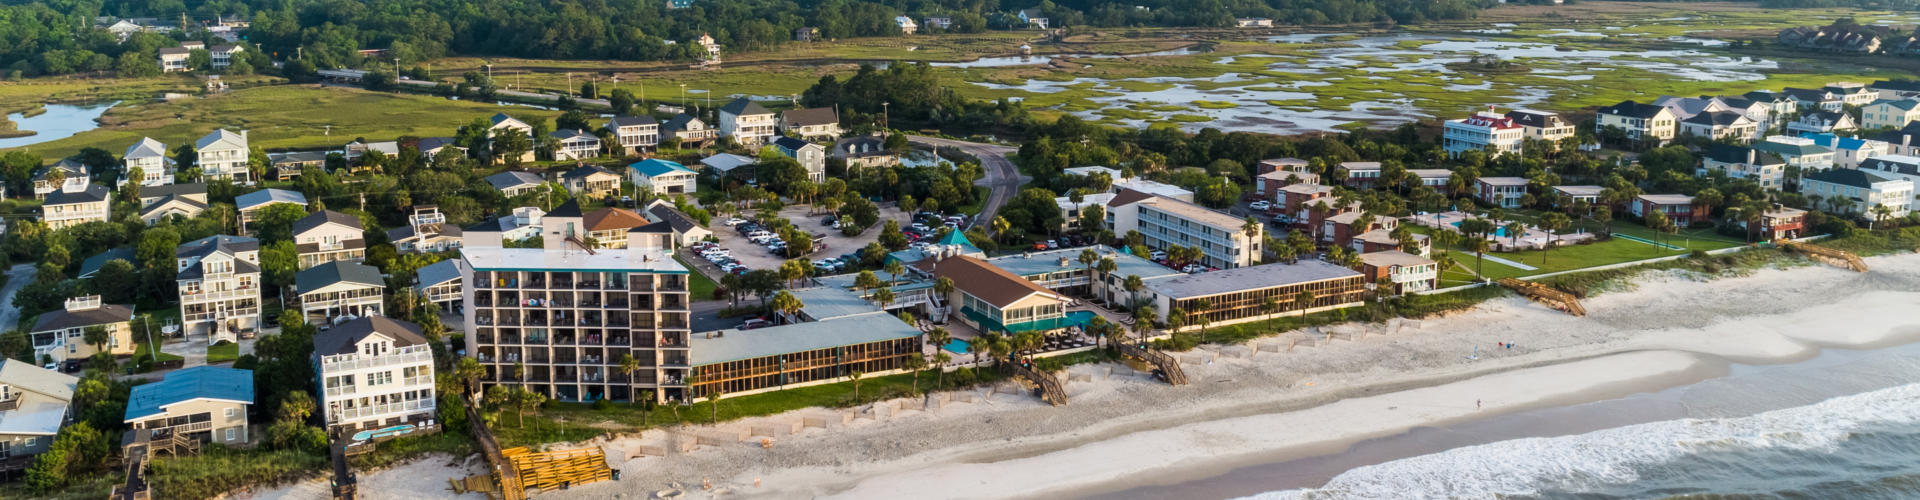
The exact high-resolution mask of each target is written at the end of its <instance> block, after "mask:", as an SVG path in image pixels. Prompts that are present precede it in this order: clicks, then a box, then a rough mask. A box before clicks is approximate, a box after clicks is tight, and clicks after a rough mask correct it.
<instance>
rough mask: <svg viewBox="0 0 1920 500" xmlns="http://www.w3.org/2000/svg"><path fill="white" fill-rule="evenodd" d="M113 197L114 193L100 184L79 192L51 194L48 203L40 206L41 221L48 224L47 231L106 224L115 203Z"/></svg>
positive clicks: (88, 186) (89, 185)
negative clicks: (93, 223) (94, 223)
mask: <svg viewBox="0 0 1920 500" xmlns="http://www.w3.org/2000/svg"><path fill="white" fill-rule="evenodd" d="M112 195H113V192H112V191H108V190H107V187H106V186H102V185H99V184H88V185H86V187H84V188H81V189H79V190H77V191H58V192H55V193H53V194H49V195H47V201H46V202H45V203H42V204H41V205H40V221H41V222H45V223H46V224H47V229H60V228H64V227H72V226H78V225H81V224H86V223H88V222H106V221H107V218H108V212H109V211H110V210H111V205H112V203H113V200H112Z"/></svg>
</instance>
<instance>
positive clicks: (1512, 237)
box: [1502, 221, 1527, 248]
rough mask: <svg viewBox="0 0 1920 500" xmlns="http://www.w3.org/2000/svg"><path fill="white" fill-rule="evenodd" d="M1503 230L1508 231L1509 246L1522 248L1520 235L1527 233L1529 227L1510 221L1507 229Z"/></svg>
mask: <svg viewBox="0 0 1920 500" xmlns="http://www.w3.org/2000/svg"><path fill="white" fill-rule="evenodd" d="M1502 229H1506V230H1507V245H1508V246H1512V247H1515V248H1518V247H1519V246H1520V233H1525V232H1527V225H1526V224H1521V223H1519V222H1518V221H1509V222H1507V225H1506V227H1504V228H1502Z"/></svg>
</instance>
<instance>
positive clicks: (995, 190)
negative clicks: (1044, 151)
mask: <svg viewBox="0 0 1920 500" xmlns="http://www.w3.org/2000/svg"><path fill="white" fill-rule="evenodd" d="M907 140H908V141H909V142H913V143H915V144H922V145H927V146H939V147H943V148H953V149H958V150H960V151H961V152H964V153H966V154H969V155H973V157H975V158H979V159H980V167H981V170H984V171H985V172H986V174H987V175H986V177H985V178H983V179H980V180H979V181H976V182H974V185H976V186H986V187H987V204H986V205H985V206H983V207H981V208H980V216H979V217H975V218H974V219H973V222H974V224H988V223H990V222H991V221H993V218H994V216H996V215H999V213H1000V207H1002V206H1005V205H1006V204H1007V202H1008V201H1011V200H1013V194H1014V193H1017V192H1020V186H1021V185H1022V184H1026V183H1027V182H1028V181H1031V180H1033V179H1032V178H1031V177H1022V176H1021V175H1020V169H1018V168H1015V167H1014V166H1013V160H1009V159H1007V156H1008V155H1011V154H1013V152H1014V151H1017V149H1016V148H1014V147H1012V146H1002V145H999V144H986V143H980V142H967V141H956V140H953V139H941V138H938V137H921V136H917V135H909V136H907Z"/></svg>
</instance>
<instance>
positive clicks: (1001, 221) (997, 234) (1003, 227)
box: [989, 217, 1013, 243]
mask: <svg viewBox="0 0 1920 500" xmlns="http://www.w3.org/2000/svg"><path fill="white" fill-rule="evenodd" d="M990 224H991V226H989V227H991V228H992V229H993V239H994V240H996V241H999V242H1001V243H1006V242H1007V233H1009V232H1012V231H1013V223H1012V222H1007V218H1006V217H994V218H993V222H991V223H990Z"/></svg>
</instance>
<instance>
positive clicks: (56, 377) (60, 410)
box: [0, 358, 80, 474]
mask: <svg viewBox="0 0 1920 500" xmlns="http://www.w3.org/2000/svg"><path fill="white" fill-rule="evenodd" d="M79 387H80V379H79V378H78V377H74V376H72V375H67V374H64V373H60V372H56V371H53V370H48V369H46V368H41V367H39V366H35V365H34V364H33V363H30V362H26V361H21V360H17V359H6V358H0V422H6V425H4V426H0V473H6V474H16V473H19V471H24V470H26V469H27V468H28V467H31V466H32V465H33V462H34V460H35V455H39V454H41V453H46V451H47V448H49V447H51V446H52V445H53V437H54V435H56V434H59V433H60V427H61V426H63V425H66V424H67V422H68V421H69V420H70V419H72V417H73V415H72V413H71V412H72V408H73V391H74V390H76V389H78V388H79Z"/></svg>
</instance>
